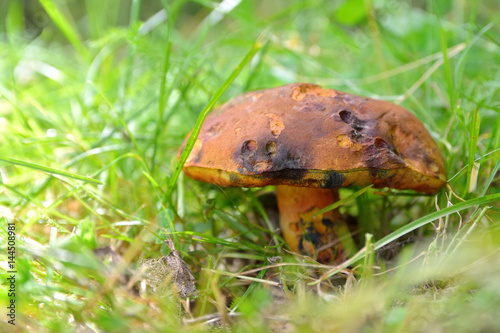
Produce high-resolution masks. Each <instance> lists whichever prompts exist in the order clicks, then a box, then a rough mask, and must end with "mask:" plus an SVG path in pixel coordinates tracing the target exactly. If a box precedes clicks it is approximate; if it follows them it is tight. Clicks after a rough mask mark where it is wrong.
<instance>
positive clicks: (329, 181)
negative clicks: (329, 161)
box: [321, 171, 346, 188]
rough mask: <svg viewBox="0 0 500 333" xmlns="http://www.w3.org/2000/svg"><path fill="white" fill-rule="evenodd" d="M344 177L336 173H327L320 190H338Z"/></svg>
mask: <svg viewBox="0 0 500 333" xmlns="http://www.w3.org/2000/svg"><path fill="white" fill-rule="evenodd" d="M345 179H346V176H345V175H344V174H343V173H340V172H337V171H330V172H328V176H327V178H326V179H325V181H324V183H323V184H322V185H321V187H322V188H339V187H341V186H342V185H343V184H344V182H345Z"/></svg>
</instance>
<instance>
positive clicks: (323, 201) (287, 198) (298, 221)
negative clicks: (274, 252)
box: [276, 185, 345, 263]
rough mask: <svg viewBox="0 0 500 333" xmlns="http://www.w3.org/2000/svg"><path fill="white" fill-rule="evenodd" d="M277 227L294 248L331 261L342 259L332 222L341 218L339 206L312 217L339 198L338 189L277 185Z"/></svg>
mask: <svg viewBox="0 0 500 333" xmlns="http://www.w3.org/2000/svg"><path fill="white" fill-rule="evenodd" d="M276 196H277V200H278V209H279V212H280V227H281V231H282V233H283V237H284V238H285V240H286V242H287V243H288V245H289V247H290V249H291V250H292V251H294V252H298V253H301V254H305V255H308V256H311V257H313V258H317V260H318V261H319V262H322V263H331V262H333V261H335V262H340V261H342V260H344V259H345V258H344V257H345V256H344V252H343V250H342V247H341V245H340V242H339V241H338V238H337V235H336V232H335V229H336V226H335V222H336V221H339V220H340V213H339V211H338V209H334V210H331V211H328V212H326V213H324V214H319V215H316V216H314V217H313V215H314V213H316V212H317V211H319V210H320V209H322V208H324V207H326V206H328V205H331V204H332V203H334V202H335V201H337V200H339V195H338V190H337V189H333V190H331V189H318V188H306V187H292V186H286V185H278V186H276Z"/></svg>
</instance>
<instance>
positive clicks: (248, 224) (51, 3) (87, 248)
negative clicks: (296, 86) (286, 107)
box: [0, 0, 500, 332]
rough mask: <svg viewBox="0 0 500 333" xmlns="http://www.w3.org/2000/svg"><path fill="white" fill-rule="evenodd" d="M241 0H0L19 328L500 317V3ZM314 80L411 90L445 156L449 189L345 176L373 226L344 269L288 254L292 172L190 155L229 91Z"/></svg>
mask: <svg viewBox="0 0 500 333" xmlns="http://www.w3.org/2000/svg"><path fill="white" fill-rule="evenodd" d="M223 3H224V5H220V6H219V5H218V3H217V2H211V1H204V0H198V1H190V2H188V1H184V0H178V1H166V0H164V1H140V0H134V1H125V0H113V1H107V2H101V1H95V0H85V1H55V0H43V1H42V0H40V1H39V2H38V1H34V0H30V1H24V2H23V1H14V0H11V1H6V2H5V1H4V2H1V3H0V23H1V24H0V128H1V131H0V176H1V183H0V221H1V222H0V223H1V226H2V229H1V230H0V233H1V235H2V237H0V247H1V250H2V252H1V258H2V268H3V269H4V270H5V274H4V275H2V276H5V278H4V277H3V281H7V280H6V278H7V275H8V274H7V271H8V270H9V267H8V263H7V261H8V257H9V256H10V254H9V250H8V241H9V234H8V231H9V229H8V223H15V226H16V231H15V232H16V235H17V238H16V249H15V262H16V263H15V269H16V271H17V273H16V324H17V326H16V328H17V329H18V330H19V331H22V329H26V330H28V331H37V332H44V331H46V332H51V331H58V332H59V331H61V332H66V331H68V332H72V331H85V332H87V331H95V332H106V331H110V332H114V331H119V332H123V331H134V332H135V331H139V332H142V331H148V332H149V331H161V332H180V331H182V332H184V331H185V332H200V331H207V330H217V331H227V332H233V331H234V332H254V331H261V332H268V331H280V332H281V331H299V332H325V331H326V332H328V331H347V332H352V331H377V332H413V331H415V332H421V331H430V330H441V331H457V332H461V331H464V332H466V331H497V330H500V324H499V323H498V320H497V314H498V311H499V309H500V290H499V289H498V286H499V285H500V270H499V267H500V253H499V248H500V223H499V222H500V205H499V202H500V182H499V178H498V170H499V168H500V115H499V113H500V104H499V102H498V101H499V100H500V99H499V97H500V85H499V82H500V67H499V65H498V64H499V63H500V38H498V36H499V33H500V26H499V22H498V18H497V17H496V13H497V12H498V10H499V9H500V8H499V5H498V3H497V1H494V0H485V1H459V0H455V1H453V0H444V1H431V0H428V1H391V0H386V1H362V0H349V1H322V0H314V1H282V0H276V1H241V2H238V1H234V2H232V1H224V2H223ZM297 81H305V82H312V83H319V84H321V85H323V86H325V87H329V88H335V89H339V90H343V91H347V92H351V93H355V94H361V95H365V96H369V97H376V98H380V99H385V100H389V101H393V102H395V103H398V104H401V105H402V106H404V107H406V108H407V109H409V110H411V111H412V112H413V113H414V114H415V115H416V116H417V117H419V118H420V119H421V120H422V121H423V122H424V124H425V125H426V127H427V129H428V130H429V131H430V133H431V135H432V136H433V138H434V139H435V140H436V142H437V143H438V145H439V147H440V148H441V150H442V151H443V154H444V156H445V160H446V165H447V169H448V179H449V182H448V184H447V186H446V187H445V188H443V190H442V191H441V192H440V193H439V194H438V195H437V196H422V195H419V194H416V193H413V192H407V191H406V192H405V191H391V190H386V189H383V190H380V189H373V188H363V189H361V188H354V189H342V190H341V191H340V195H341V199H342V200H341V202H340V204H341V206H340V210H341V212H342V213H343V214H344V216H352V218H353V219H357V220H358V221H359V223H360V225H361V226H362V228H363V229H362V230H360V232H359V233H356V234H354V235H352V236H351V235H349V234H347V232H346V235H345V236H346V239H345V240H343V241H345V242H346V244H347V243H348V244H349V247H350V249H351V251H352V254H351V259H349V260H348V261H347V262H345V263H344V264H342V265H340V266H335V267H334V266H325V265H321V264H318V263H316V262H314V261H313V260H311V259H309V258H303V257H301V256H297V255H293V254H291V253H289V252H288V251H287V247H286V244H285V243H284V241H283V239H282V238H281V236H280V235H279V234H278V233H275V232H274V231H275V229H276V223H277V212H276V208H275V205H274V200H275V199H274V196H273V188H263V189H235V188H219V187H216V186H213V185H209V184H204V183H199V182H196V181H194V180H191V179H188V178H187V177H184V176H183V174H182V173H181V172H180V171H181V167H182V163H183V161H185V159H186V158H187V154H188V151H189V149H190V148H192V146H193V144H194V142H195V139H196V135H197V133H198V131H199V129H200V126H201V124H202V122H203V120H204V119H205V117H206V116H207V115H208V114H209V112H210V111H211V109H212V108H213V107H217V105H220V104H221V103H223V102H225V101H227V100H229V99H230V98H231V97H233V96H236V95H238V94H240V93H242V92H245V91H250V90H255V89H259V88H267V87H274V86H278V85H282V84H286V83H291V82H297ZM191 131H192V132H191ZM190 132H191V133H192V134H191V137H190V139H189V140H190V141H189V142H190V144H189V143H188V145H187V148H186V150H185V152H184V153H183V154H182V155H181V156H180V159H178V158H179V156H178V148H179V146H180V145H181V144H182V142H183V141H184V139H185V137H186V136H187V135H188V133H190ZM354 199H355V200H354ZM367 231H370V234H372V235H373V236H368V237H366V239H365V233H366V232H367ZM170 238H172V240H173V243H174V246H175V250H174V251H173V250H172V249H171V248H170V247H169V246H167V244H166V243H165V240H166V239H170ZM169 244H170V243H169ZM110 249H112V250H110ZM177 251H178V252H177ZM96 254H97V255H96ZM162 256H167V258H169V260H170V261H169V262H171V263H172V262H173V263H175V265H177V266H175V267H176V269H175V270H174V271H175V273H176V274H172V267H174V266H171V269H168V268H166V267H165V266H164V265H161V261H158V259H160V258H161V257H162ZM159 263H160V264H159ZM172 265H173V264H172ZM188 272H191V273H192V275H193V277H194V280H195V285H192V284H190V283H192V282H190V280H189V278H188V276H189V274H188ZM172 282H174V283H172ZM194 287H195V288H196V290H197V292H196V293H195V294H192V295H191V296H189V297H181V296H179V295H182V293H183V292H186V291H189V290H190V288H194ZM0 289H1V290H0V300H1V304H2V308H3V307H4V306H6V305H7V304H8V302H10V298H9V296H8V289H9V285H8V284H7V283H2V287H1V288H0ZM8 320H9V318H8V317H6V316H5V315H4V314H3V312H2V318H1V321H2V325H3V326H2V328H3V329H4V330H5V329H7V330H9V329H12V328H13V327H12V326H11V325H10V324H8V323H7V321H8Z"/></svg>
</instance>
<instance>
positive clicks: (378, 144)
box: [374, 138, 389, 149]
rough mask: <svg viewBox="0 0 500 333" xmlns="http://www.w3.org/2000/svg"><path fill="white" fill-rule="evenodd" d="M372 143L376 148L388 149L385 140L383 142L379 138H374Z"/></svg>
mask: <svg viewBox="0 0 500 333" xmlns="http://www.w3.org/2000/svg"><path fill="white" fill-rule="evenodd" d="M374 145H375V147H376V148H378V149H389V145H388V144H387V142H385V141H384V140H382V139H381V138H376V139H375V142H374Z"/></svg>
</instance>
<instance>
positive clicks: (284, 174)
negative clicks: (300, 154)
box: [262, 169, 307, 181]
mask: <svg viewBox="0 0 500 333" xmlns="http://www.w3.org/2000/svg"><path fill="white" fill-rule="evenodd" d="M306 175H307V170H305V169H283V170H278V171H270V172H265V173H263V174H262V177H264V178H267V179H282V180H284V181H290V180H291V181H294V180H301V179H303V178H304V177H305V176H306Z"/></svg>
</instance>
